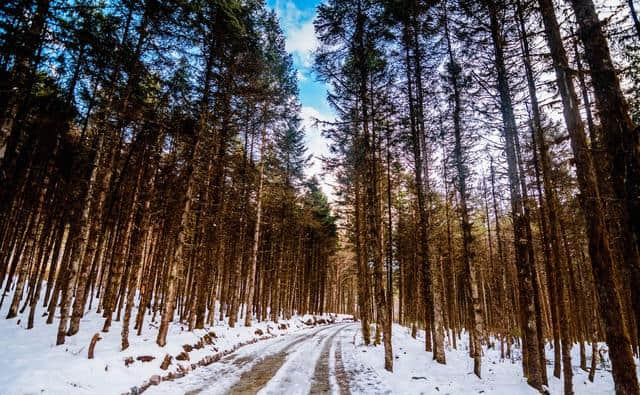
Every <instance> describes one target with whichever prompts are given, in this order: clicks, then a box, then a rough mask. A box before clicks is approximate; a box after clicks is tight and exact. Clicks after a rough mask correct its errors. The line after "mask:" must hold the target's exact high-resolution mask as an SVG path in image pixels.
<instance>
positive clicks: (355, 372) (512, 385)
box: [342, 325, 640, 395]
mask: <svg viewBox="0 0 640 395" xmlns="http://www.w3.org/2000/svg"><path fill="white" fill-rule="evenodd" d="M345 336H347V335H346V334H345ZM423 336H424V332H422V333H419V335H418V338H417V339H413V338H412V337H411V335H410V331H409V329H407V328H404V327H402V326H399V325H394V328H393V352H394V372H393V373H390V372H387V371H386V370H385V369H384V349H383V347H382V346H377V347H375V346H368V347H367V346H365V345H364V344H363V341H362V336H361V332H360V331H359V330H356V331H354V332H351V333H350V338H344V339H343V342H342V352H343V358H344V359H345V367H346V369H347V371H348V373H349V375H350V380H351V389H352V391H353V392H354V393H393V394H437V393H442V394H452V395H453V394H479V393H482V394H496V395H504V394H506V395H517V394H523V395H525V394H531V395H533V394H537V392H536V391H535V390H533V389H532V388H531V387H530V386H528V385H527V383H526V382H525V380H524V378H523V376H522V364H521V361H520V359H519V358H514V359H512V360H510V359H501V358H500V351H499V349H487V348H486V347H485V348H484V355H483V360H482V363H483V365H482V379H478V378H477V377H476V376H475V375H474V374H473V360H472V359H471V358H469V356H468V349H467V339H466V336H464V335H463V338H462V341H459V342H458V349H457V350H454V349H453V348H451V346H450V345H449V344H446V345H445V347H446V358H447V363H446V365H440V364H438V363H437V362H435V361H434V360H433V359H432V358H433V354H432V353H427V352H425V351H424V337H423ZM600 347H602V348H606V346H605V345H604V344H601V345H600ZM587 349H588V350H587V357H588V360H589V361H590V347H587ZM514 351H515V353H514V355H516V356H518V355H519V350H518V349H516V350H514ZM546 352H547V359H548V364H547V371H548V376H549V391H550V393H551V394H561V393H562V392H563V391H562V386H563V384H562V379H558V378H555V377H553V350H552V349H550V348H548V349H547V350H546ZM572 354H573V355H572V357H573V359H572V361H573V364H574V367H573V388H574V391H575V393H576V394H587V395H590V394H593V395H595V394H613V393H615V391H614V384H613V379H612V376H611V373H610V371H609V369H610V366H609V364H608V361H605V362H604V364H603V363H601V362H600V363H599V364H598V369H597V370H596V376H595V382H594V383H591V382H589V380H588V373H587V372H585V371H583V370H581V369H580V368H579V348H578V345H575V346H574V348H573V349H572ZM603 367H604V369H603ZM638 374H639V376H640V370H638Z"/></svg>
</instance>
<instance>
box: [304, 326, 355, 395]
mask: <svg viewBox="0 0 640 395" xmlns="http://www.w3.org/2000/svg"><path fill="white" fill-rule="evenodd" d="M343 329H345V328H341V329H340V330H338V331H337V332H335V333H334V334H332V335H331V336H330V337H329V338H328V339H327V340H326V341H325V344H324V347H323V348H322V354H320V358H319V359H318V362H317V363H316V368H315V371H314V373H313V381H312V382H311V390H310V391H309V394H310V395H318V394H327V393H334V394H335V393H338V394H340V395H349V394H350V391H349V379H348V377H347V375H346V372H345V371H344V365H343V363H342V337H341V336H338V335H342V330H343ZM336 339H337V341H336ZM332 372H333V375H331V373H332Z"/></svg>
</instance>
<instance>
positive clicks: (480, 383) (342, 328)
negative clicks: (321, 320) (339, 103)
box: [0, 305, 640, 395]
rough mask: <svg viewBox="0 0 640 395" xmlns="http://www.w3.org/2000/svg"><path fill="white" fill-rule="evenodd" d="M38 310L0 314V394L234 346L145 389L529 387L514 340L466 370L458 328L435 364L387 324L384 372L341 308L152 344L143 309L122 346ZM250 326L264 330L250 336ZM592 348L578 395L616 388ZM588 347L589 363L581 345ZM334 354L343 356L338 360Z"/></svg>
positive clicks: (119, 376) (110, 384)
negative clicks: (30, 317)
mask: <svg viewBox="0 0 640 395" xmlns="http://www.w3.org/2000/svg"><path fill="white" fill-rule="evenodd" d="M7 309H8V306H6V305H5V306H4V307H3V309H2V310H0V315H3V316H4V314H6V310H7ZM43 312H44V310H43V309H42V307H39V310H38V312H37V314H36V317H37V319H36V323H35V327H34V328H33V329H30V330H27V329H26V315H27V314H28V311H27V312H25V314H23V315H20V316H19V317H17V318H14V319H10V320H5V319H0V350H2V353H3V358H0V388H1V389H2V390H1V391H0V392H1V393H2V394H7V395H13V394H41V393H42V394H89V393H90V394H114V393H116V394H118V393H126V392H129V391H132V388H134V387H135V388H136V389H139V388H140V387H141V386H142V385H143V384H144V383H145V382H147V381H149V379H150V378H151V377H152V376H154V375H158V376H167V375H168V374H170V373H173V374H176V373H178V372H180V370H181V369H187V370H192V364H197V363H198V361H200V360H203V359H204V358H207V357H208V358H211V356H214V355H222V354H223V353H225V352H226V353H229V352H231V351H234V350H235V351H234V352H233V353H232V354H231V355H227V356H222V358H221V359H220V360H219V361H217V360H216V361H214V362H213V363H210V364H208V365H207V366H196V368H195V369H193V370H192V371H190V372H188V374H186V375H185V376H184V377H181V378H176V379H175V380H171V381H163V382H162V383H160V385H157V386H150V387H149V388H148V389H147V392H146V393H148V394H176V393H185V392H186V391H194V393H196V392H201V393H202V394H219V393H225V392H227V391H229V390H236V389H237V387H235V386H237V385H238V383H243V384H246V385H249V386H250V388H252V390H251V391H252V393H255V392H256V391H258V390H259V393H260V394H282V393H286V394H308V393H309V391H310V389H311V388H312V386H313V385H314V384H313V383H314V382H316V381H317V380H319V379H320V380H324V381H323V383H326V385H327V387H326V388H330V392H331V393H333V394H339V393H340V392H341V386H345V385H348V386H349V389H350V391H351V393H353V394H369V393H376V394H379V393H393V394H423V393H424V394H438V393H442V394H452V395H453V394H474V393H475V394H479V393H482V394H496V395H504V394H508V395H519V394H523V395H527V394H532V395H533V394H536V393H537V392H536V391H535V390H533V389H532V388H531V387H530V386H528V385H527V383H526V382H525V380H524V378H523V377H522V364H521V360H520V350H519V349H518V348H516V347H514V348H513V349H512V352H513V353H512V358H511V359H501V358H500V351H499V349H487V348H486V347H485V348H484V350H483V351H484V355H483V360H482V362H483V365H482V379H478V378H477V377H476V376H475V375H473V373H472V372H473V361H472V359H471V358H470V357H469V356H468V349H467V338H466V335H465V334H462V338H461V340H460V341H458V349H457V350H455V349H453V348H452V347H451V345H450V344H449V343H448V342H447V344H446V345H445V347H446V358H447V363H446V365H440V364H438V363H436V362H435V361H434V360H433V359H432V354H431V353H428V352H425V351H424V332H422V331H419V332H418V337H417V338H416V339H414V338H412V337H411V335H410V330H409V329H407V328H404V327H402V326H399V325H394V333H393V335H394V336H393V351H394V372H393V373H391V372H387V371H386V370H384V366H383V365H384V349H383V347H382V346H381V345H380V346H373V345H370V346H365V345H364V344H363V340H362V336H361V331H360V324H359V323H348V322H346V323H345V322H343V323H341V322H340V321H341V320H343V319H344V318H346V316H340V317H339V319H338V323H337V324H335V325H329V326H326V325H320V326H309V325H306V324H305V322H307V321H308V320H313V316H309V315H306V316H295V317H293V318H292V319H290V320H286V321H283V320H281V321H280V322H279V323H286V324H287V325H288V326H289V328H287V329H286V330H280V329H278V325H276V324H274V323H271V322H255V323H254V324H253V326H252V327H244V326H242V320H241V322H240V323H239V325H238V326H237V327H236V328H230V327H229V326H228V324H227V323H226V322H224V321H223V322H216V323H215V325H214V326H212V327H207V328H205V329H204V330H195V331H193V332H189V331H188V330H187V327H186V326H185V325H183V324H181V323H179V322H174V323H172V325H171V326H170V330H169V335H168V337H167V345H166V346H165V347H159V346H158V345H156V343H155V338H156V334H157V326H158V323H157V322H156V323H154V322H150V318H151V317H150V316H148V315H147V316H146V317H145V324H144V330H143V333H142V335H141V336H137V335H136V333H135V331H134V330H133V328H132V329H131V333H130V336H129V341H130V343H131V345H130V347H129V348H128V349H127V350H125V351H121V350H120V341H121V333H120V332H121V329H122V328H121V323H120V322H117V321H114V322H113V325H112V328H111V330H110V331H109V333H102V332H101V329H102V325H103V319H102V317H101V315H100V314H96V312H95V311H89V312H87V313H86V314H85V317H84V318H83V319H82V322H81V327H80V332H79V333H78V334H77V335H75V336H72V337H67V341H66V344H64V345H62V346H56V345H55V338H56V331H57V319H56V320H55V321H54V324H52V325H46V324H45V319H46V318H45V317H43ZM216 316H217V314H216ZM325 318H326V317H325ZM158 319H159V316H158ZM257 329H260V330H261V331H262V332H263V335H260V334H256V333H255V332H256V330H257ZM95 333H100V335H101V337H103V339H102V340H101V341H99V342H98V343H97V346H96V349H95V359H92V360H89V359H87V349H88V346H89V342H90V340H91V337H92V336H93V335H94V334H95ZM211 333H215V338H214V339H213V344H210V345H207V344H205V345H204V347H202V348H201V349H194V350H192V351H191V352H189V357H190V360H189V361H177V360H176V359H175V358H174V359H173V361H172V364H171V365H170V367H169V369H168V370H166V371H164V370H161V369H160V364H161V362H162V360H163V358H164V356H165V355H166V354H170V355H172V356H173V357H175V356H177V355H178V354H179V353H180V352H182V351H183V348H182V346H183V345H186V344H188V345H195V344H197V343H198V342H199V341H200V340H201V339H202V337H203V336H204V335H206V334H210V335H211ZM372 333H373V332H372ZM258 339H260V340H259V341H257V340H258ZM447 340H448V339H447ZM256 341H257V342H256ZM254 342H255V343H254ZM245 343H246V345H243V346H242V347H240V348H237V347H238V345H241V344H245ZM498 347H499V344H498ZM599 347H600V348H601V352H602V353H603V355H605V360H604V361H603V362H599V364H598V370H597V371H596V376H595V382H594V383H591V382H589V381H588V379H587V376H588V374H587V372H584V371H582V370H581V369H580V368H579V366H578V365H579V348H578V346H577V345H575V347H574V348H573V350H572V354H573V363H574V369H573V374H574V377H573V384H574V390H575V393H576V394H586V395H592V394H593V395H595V394H613V393H614V392H615V391H614V384H613V380H612V377H611V373H610V369H611V367H610V364H609V361H608V360H607V358H606V345H604V344H600V345H599ZM236 348H237V349H236ZM586 351H587V360H588V361H589V362H590V352H591V347H590V346H589V345H588V346H587V347H586ZM546 352H547V358H548V360H549V361H548V365H547V370H548V376H549V391H550V393H551V394H561V393H562V385H563V383H562V380H561V379H558V378H555V377H553V363H552V360H553V350H552V349H551V348H548V349H547V350H546ZM142 355H150V356H153V357H155V359H154V360H153V361H151V362H141V361H139V360H136V358H137V357H138V356H142ZM129 357H132V358H133V359H134V362H133V363H132V364H131V365H129V366H128V367H127V366H125V359H127V358H129ZM338 357H339V358H340V360H341V362H338ZM321 361H324V362H322V363H325V364H328V373H326V372H325V373H318V369H317V367H318V366H320V365H321ZM338 364H340V365H341V367H343V368H344V372H345V373H346V378H347V380H346V381H348V383H346V384H345V380H344V377H342V378H341V379H339V378H338V376H337V370H338V366H337V365H338ZM194 366H195V365H194ZM325 366H326V365H325ZM325 371H326V369H325ZM638 373H639V374H640V370H639V371H638ZM327 374H328V377H327V376H326V375H327ZM319 375H320V376H322V377H320V376H319ZM158 376H156V379H157V378H158ZM245 382H247V383H245ZM251 385H253V387H251ZM254 389H255V390H254Z"/></svg>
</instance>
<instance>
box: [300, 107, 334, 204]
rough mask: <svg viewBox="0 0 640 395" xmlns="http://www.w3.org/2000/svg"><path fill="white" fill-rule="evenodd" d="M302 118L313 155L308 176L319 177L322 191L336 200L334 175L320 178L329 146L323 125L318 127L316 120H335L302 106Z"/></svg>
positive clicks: (307, 143) (307, 142) (308, 145)
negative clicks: (323, 135) (323, 159)
mask: <svg viewBox="0 0 640 395" xmlns="http://www.w3.org/2000/svg"><path fill="white" fill-rule="evenodd" d="M300 116H301V118H302V126H303V127H304V130H305V140H306V141H305V143H306V145H307V150H308V152H309V153H310V154H311V155H313V158H312V159H311V165H310V166H309V167H308V168H307V176H309V177H310V176H312V175H316V176H318V179H319V181H320V184H321V186H322V190H323V191H324V192H325V193H326V194H327V196H328V197H329V200H335V199H334V196H335V193H334V190H333V187H332V186H331V183H333V182H334V178H333V175H331V174H328V175H327V176H326V177H325V178H324V179H323V178H322V177H320V176H319V175H320V173H322V161H321V160H320V157H322V156H328V155H329V144H328V141H327V139H325V138H324V137H322V133H321V129H322V125H321V124H318V125H316V120H319V121H324V122H331V121H333V120H334V119H335V118H334V116H333V115H331V114H325V113H322V112H320V111H318V110H317V109H315V108H313V107H310V106H302V108H301V109H300Z"/></svg>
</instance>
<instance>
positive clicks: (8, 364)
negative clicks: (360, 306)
mask: <svg viewBox="0 0 640 395" xmlns="http://www.w3.org/2000/svg"><path fill="white" fill-rule="evenodd" d="M7 309H8V303H5V306H3V308H2V310H0V317H2V318H0V352H1V353H2V356H1V357H0V394H3V395H11V394H121V393H125V392H129V391H131V389H132V388H133V387H136V388H139V387H141V386H142V385H143V384H144V383H145V382H149V381H150V379H151V378H152V377H153V376H156V377H154V378H153V379H154V381H155V380H158V379H162V377H165V376H167V375H169V374H172V373H173V374H179V372H181V371H184V370H191V369H192V368H193V367H194V366H192V364H193V365H196V366H195V367H196V369H195V370H194V371H197V370H198V369H204V368H205V367H204V366H197V365H198V362H199V361H203V360H205V359H209V361H210V360H211V359H214V358H215V359H217V358H220V357H222V356H223V355H224V354H225V353H228V352H231V351H233V350H234V349H235V348H236V347H238V346H239V345H244V344H248V343H251V342H254V341H256V340H260V341H259V342H258V343H256V345H258V344H261V343H262V342H263V341H268V340H264V339H267V338H272V337H274V338H278V337H287V336H288V335H290V334H293V333H295V332H298V331H303V332H305V331H304V330H305V329H309V328H314V327H313V326H308V325H305V323H304V322H306V321H307V320H308V319H310V318H312V317H311V316H295V317H293V318H292V319H291V320H287V321H284V320H281V321H280V322H279V324H285V326H286V329H285V328H284V327H281V328H283V329H280V328H279V325H275V324H274V323H272V322H256V323H254V324H253V326H252V327H244V326H243V322H242V321H243V320H240V321H241V322H240V323H239V324H237V325H236V327H235V328H229V326H228V325H227V323H226V322H217V323H216V325H214V326H212V327H206V328H205V329H204V330H195V331H193V332H189V331H188V330H187V329H188V328H187V326H186V325H183V324H180V323H177V322H174V323H173V324H172V325H171V326H170V328H169V333H168V336H167V345H166V346H165V347H159V346H158V345H157V344H156V343H155V340H156V335H157V328H158V324H159V322H155V323H154V322H150V318H151V317H150V316H148V315H147V316H145V323H144V329H143V331H142V335H141V336H137V335H136V331H135V330H134V329H133V323H132V325H131V326H132V327H131V328H130V334H129V343H130V346H129V348H128V349H127V350H125V351H121V346H120V344H121V330H122V325H121V322H116V321H114V322H113V324H112V326H111V329H110V331H109V332H108V333H103V332H102V331H101V330H102V325H103V323H104V319H103V318H102V316H101V315H100V314H96V313H95V311H89V312H87V313H86V314H85V317H84V318H83V319H82V321H81V324H80V332H79V333H78V334H76V335H74V336H71V337H67V339H66V343H65V344H64V345H61V346H56V345H55V341H56V333H57V329H58V319H57V318H56V320H55V321H54V323H53V324H51V325H47V324H46V323H45V320H46V317H43V313H44V312H45V310H43V309H42V307H41V306H40V307H39V309H38V311H37V313H36V321H35V325H34V328H33V329H29V330H27V329H26V325H27V320H26V316H27V315H28V310H27V311H25V314H24V315H18V317H17V318H14V319H10V320H5V319H4V317H5V316H6V313H7ZM134 314H135V312H134ZM132 316H133V317H135V315H132ZM216 316H217V315H216ZM114 318H115V315H114ZM325 318H326V317H325ZM157 320H159V314H158V317H157ZM132 321H133V319H132ZM95 333H100V336H101V337H102V340H100V341H98V343H97V344H96V347H95V357H94V359H88V358H87V352H88V348H89V343H90V342H91V338H92V337H93V335H94V334H95ZM205 335H209V336H208V339H211V344H208V343H209V341H208V339H206V340H203V337H205ZM198 343H200V344H201V345H202V347H201V348H199V349H197V348H194V349H193V350H191V351H190V352H189V353H188V354H189V360H185V361H179V360H176V358H175V357H176V356H178V355H179V354H180V353H181V352H183V351H184V349H183V345H188V346H192V347H193V346H196V345H198ZM167 354H169V355H171V356H172V357H173V358H172V361H171V365H170V366H169V367H168V369H167V370H162V369H160V365H161V363H162V361H163V359H164V358H165V356H166V355H167ZM140 356H151V357H153V358H154V359H153V360H152V361H149V362H142V361H140V360H137V358H138V357H140ZM128 358H132V359H133V363H131V364H129V365H128V366H125V360H127V359H128ZM190 374H193V372H191V373H190ZM162 384H164V383H162Z"/></svg>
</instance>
